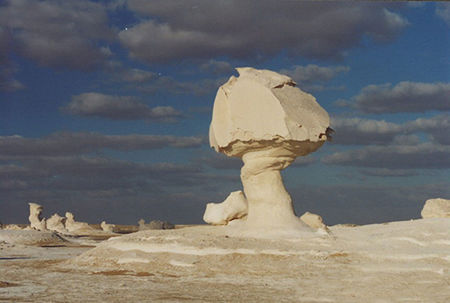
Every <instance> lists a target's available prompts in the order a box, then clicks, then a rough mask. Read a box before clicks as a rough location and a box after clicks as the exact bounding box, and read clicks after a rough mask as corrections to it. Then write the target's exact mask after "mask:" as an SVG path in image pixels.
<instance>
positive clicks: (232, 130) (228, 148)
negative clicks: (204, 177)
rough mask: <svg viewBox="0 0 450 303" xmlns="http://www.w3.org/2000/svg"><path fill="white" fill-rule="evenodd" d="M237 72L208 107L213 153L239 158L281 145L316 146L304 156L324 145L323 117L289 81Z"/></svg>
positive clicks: (326, 118) (264, 72) (258, 72)
mask: <svg viewBox="0 0 450 303" xmlns="http://www.w3.org/2000/svg"><path fill="white" fill-rule="evenodd" d="M237 71H238V72H239V77H238V78H236V77H234V76H232V77H231V78H230V79H229V80H228V82H227V83H225V84H224V85H222V86H221V87H220V88H219V90H218V92H217V95H216V99H215V101H214V109H213V116H212V121H211V125H210V133H209V140H210V145H211V146H212V147H214V148H215V149H216V151H219V152H223V153H225V154H228V155H230V156H240V155H241V154H242V153H245V152H247V151H248V150H252V149H260V148H264V146H266V145H271V146H274V144H275V145H276V144H283V142H290V143H294V144H295V142H308V143H317V144H312V145H309V147H308V148H306V149H308V150H305V151H303V152H302V153H301V154H307V153H309V152H311V151H314V150H315V149H317V148H318V147H320V146H321V145H322V144H323V142H324V141H326V139H327V130H328V127H329V124H330V122H329V116H328V113H327V112H326V111H325V110H324V109H323V108H322V107H321V106H320V105H319V104H318V103H317V102H316V99H315V98H314V97H313V96H312V95H310V94H308V93H305V92H303V91H301V90H300V89H299V88H297V87H296V84H295V82H294V81H293V80H292V79H291V78H289V77H288V76H284V75H280V74H278V73H276V72H273V71H269V70H257V69H254V68H250V67H245V68H237ZM309 149H310V150H309Z"/></svg>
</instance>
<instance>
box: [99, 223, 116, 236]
mask: <svg viewBox="0 0 450 303" xmlns="http://www.w3.org/2000/svg"><path fill="white" fill-rule="evenodd" d="M100 227H101V228H102V230H103V231H106V232H109V233H113V232H114V229H115V227H116V225H114V224H107V223H106V222H105V221H102V223H100Z"/></svg>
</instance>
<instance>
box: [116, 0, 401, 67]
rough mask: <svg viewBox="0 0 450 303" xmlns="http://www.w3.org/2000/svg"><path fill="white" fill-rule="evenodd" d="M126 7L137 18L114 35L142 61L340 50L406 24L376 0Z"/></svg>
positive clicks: (135, 1)
mask: <svg viewBox="0 0 450 303" xmlns="http://www.w3.org/2000/svg"><path fill="white" fill-rule="evenodd" d="M128 7H129V8H130V9H131V10H132V11H134V12H136V13H137V14H139V15H140V16H141V17H142V22H140V23H138V24H136V25H135V26H133V27H129V28H128V29H127V30H124V31H121V32H120V33H119V39H120V41H121V43H122V45H124V46H125V47H126V48H128V49H129V51H130V55H131V56H132V57H134V58H138V59H141V60H145V61H147V62H164V61H169V60H173V59H179V58H214V57H216V56H220V55H227V56H234V57H248V56H252V55H270V54H274V53H277V52H279V51H281V50H287V51H288V53H290V54H293V55H303V56H308V57H312V58H321V59H323V58H339V57H341V56H342V55H343V53H344V52H345V51H346V50H347V49H349V48H351V47H355V46H358V45H359V44H360V43H361V39H362V38H363V37H365V36H369V37H372V38H374V39H375V40H377V41H389V40H392V39H394V38H395V37H396V36H397V35H398V34H399V33H400V32H401V31H402V30H403V29H404V28H405V27H406V26H407V25H408V22H407V20H406V19H405V18H403V17H401V16H400V15H398V14H397V13H394V12H392V11H390V10H388V9H387V8H386V4H381V3H351V4H349V3H343V2H333V3H330V2H326V3H325V2H320V1H319V2H298V1H290V2H284V3H283V5H279V4H278V3H276V2H274V1H224V2H215V1H198V0H189V1H183V2H182V3H180V2H179V1H162V0H159V1H142V0H131V1H129V2H128ZM318 24H320V26H317V25H318ZM311 28H315V29H316V30H314V31H311V30H310V29H311Z"/></svg>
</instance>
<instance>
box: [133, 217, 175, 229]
mask: <svg viewBox="0 0 450 303" xmlns="http://www.w3.org/2000/svg"><path fill="white" fill-rule="evenodd" d="M138 224H139V230H148V229H174V228H175V225H173V224H172V223H170V222H167V221H159V220H153V221H151V222H150V223H148V224H145V220H144V219H140V220H139V221H138Z"/></svg>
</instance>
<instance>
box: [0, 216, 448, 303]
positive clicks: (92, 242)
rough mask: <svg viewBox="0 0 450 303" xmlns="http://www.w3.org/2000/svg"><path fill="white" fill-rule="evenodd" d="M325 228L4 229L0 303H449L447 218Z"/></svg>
mask: <svg viewBox="0 0 450 303" xmlns="http://www.w3.org/2000/svg"><path fill="white" fill-rule="evenodd" d="M329 230H330V233H329V234H326V233H318V232H304V233H303V234H299V235H291V236H289V235H287V236H286V235H285V236H284V237H282V238H280V239H275V238H264V237H262V238H248V237H247V238H245V237H240V236H239V235H238V234H236V233H235V232H232V229H230V227H222V226H208V225H199V226H189V227H181V228H176V229H172V230H146V231H140V232H135V233H130V234H127V235H122V236H116V237H111V238H110V239H109V240H105V238H107V237H104V238H103V239H102V238H101V237H99V236H97V237H89V236H85V237H65V239H62V238H61V237H59V236H57V237H55V235H54V234H53V235H52V236H49V233H43V232H37V231H9V230H1V231H0V243H1V244H0V302H442V303H444V302H449V301H450V220H449V219H447V218H436V219H420V220H411V221H402V222H390V223H384V224H372V225H365V226H354V225H336V226H331V227H330V228H329ZM39 233H40V235H38V234H39ZM14 239H15V240H14ZM33 239H34V240H35V241H33ZM39 239H41V240H39Z"/></svg>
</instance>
